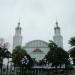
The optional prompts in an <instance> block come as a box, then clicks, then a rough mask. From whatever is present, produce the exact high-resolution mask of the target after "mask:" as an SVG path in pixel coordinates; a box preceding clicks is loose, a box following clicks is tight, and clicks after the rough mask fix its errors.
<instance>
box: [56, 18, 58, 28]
mask: <svg viewBox="0 0 75 75" xmlns="http://www.w3.org/2000/svg"><path fill="white" fill-rule="evenodd" d="M56 27H58V21H57V18H56Z"/></svg>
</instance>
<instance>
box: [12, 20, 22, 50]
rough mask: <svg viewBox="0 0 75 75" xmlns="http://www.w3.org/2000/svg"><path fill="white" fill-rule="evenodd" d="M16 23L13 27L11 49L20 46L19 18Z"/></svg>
mask: <svg viewBox="0 0 75 75" xmlns="http://www.w3.org/2000/svg"><path fill="white" fill-rule="evenodd" d="M17 24H18V26H17V27H16V28H15V35H14V37H13V49H14V48H15V47H16V46H21V45H22V36H21V27H20V19H19V22H18V23H17Z"/></svg>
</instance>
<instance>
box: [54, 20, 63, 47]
mask: <svg viewBox="0 0 75 75" xmlns="http://www.w3.org/2000/svg"><path fill="white" fill-rule="evenodd" d="M53 40H54V42H55V43H56V44H57V45H58V47H61V48H63V37H62V35H61V32H60V27H59V26H58V22H57V21H56V27H55V28H54V37H53Z"/></svg>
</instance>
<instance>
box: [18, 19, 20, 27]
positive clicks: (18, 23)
mask: <svg viewBox="0 0 75 75" xmlns="http://www.w3.org/2000/svg"><path fill="white" fill-rule="evenodd" d="M18 27H20V18H19V22H18Z"/></svg>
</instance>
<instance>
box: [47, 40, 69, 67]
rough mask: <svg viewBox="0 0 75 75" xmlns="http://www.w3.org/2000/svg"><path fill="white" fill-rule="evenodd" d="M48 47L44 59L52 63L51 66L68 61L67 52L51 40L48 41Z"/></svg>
mask: <svg viewBox="0 0 75 75" xmlns="http://www.w3.org/2000/svg"><path fill="white" fill-rule="evenodd" d="M49 48H50V50H49V52H48V54H47V55H46V59H47V61H48V62H49V63H52V66H55V67H57V66H59V65H62V64H66V63H67V62H68V59H69V54H68V53H67V52H66V51H65V50H64V49H62V48H60V47H58V46H57V45H56V44H55V43H54V42H53V41H50V42H49Z"/></svg>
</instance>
